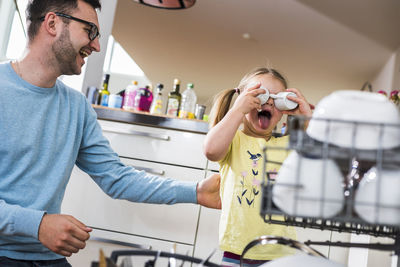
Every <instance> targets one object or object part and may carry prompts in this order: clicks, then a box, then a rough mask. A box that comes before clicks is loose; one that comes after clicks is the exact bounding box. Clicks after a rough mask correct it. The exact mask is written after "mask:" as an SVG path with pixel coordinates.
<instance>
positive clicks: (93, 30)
mask: <svg viewBox="0 0 400 267" xmlns="http://www.w3.org/2000/svg"><path fill="white" fill-rule="evenodd" d="M54 14H56V15H57V16H59V17H64V18H67V19H72V20H75V21H78V22H81V23H84V24H86V25H88V26H89V27H90V29H89V32H88V35H89V39H90V41H93V40H94V39H96V37H98V36H99V38H100V33H99V28H97V26H96V24H94V23H92V22H89V21H86V20H83V19H78V18H76V17H73V16H70V15H67V14H64V13H60V12H54ZM40 20H44V17H41V18H40Z"/></svg>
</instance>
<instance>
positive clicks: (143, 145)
mask: <svg viewBox="0 0 400 267" xmlns="http://www.w3.org/2000/svg"><path fill="white" fill-rule="evenodd" d="M99 123H100V125H101V127H102V128H103V133H104V136H105V137H106V138H107V139H108V140H109V141H110V144H111V147H112V148H113V149H114V150H115V152H117V153H118V154H119V155H120V156H123V157H128V158H134V159H146V160H151V161H156V162H165V163H171V164H178V165H182V166H190V167H195V168H202V169H205V168H206V164H207V159H206V157H205V156H204V154H203V151H202V145H203V140H204V137H205V136H204V135H203V134H195V133H187V132H181V131H174V130H166V129H160V128H154V127H146V126H140V125H132V124H127V123H118V122H110V121H103V120H99Z"/></svg>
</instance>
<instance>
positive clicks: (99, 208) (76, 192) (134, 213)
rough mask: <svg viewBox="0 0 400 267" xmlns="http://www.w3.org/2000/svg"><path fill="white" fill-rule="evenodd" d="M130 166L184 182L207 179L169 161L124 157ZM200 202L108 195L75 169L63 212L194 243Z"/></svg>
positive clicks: (131, 231)
mask: <svg viewBox="0 0 400 267" xmlns="http://www.w3.org/2000/svg"><path fill="white" fill-rule="evenodd" d="M122 160H123V162H124V163H126V164H127V165H133V166H136V167H138V168H140V167H143V168H148V169H152V170H160V171H162V172H163V173H164V174H163V175H162V176H165V177H173V178H175V179H179V180H183V181H196V180H200V179H203V178H204V171H202V170H196V169H191V168H184V167H176V166H171V165H166V164H158V163H151V162H146V161H137V160H129V159H122ZM199 208H200V207H199V205H195V204H175V205H158V204H143V203H132V202H129V201H126V200H115V199H112V198H110V197H108V196H107V195H106V194H105V193H104V192H103V191H101V189H100V188H99V187H98V186H97V185H96V184H95V183H94V182H93V181H92V180H91V178H90V177H89V176H88V175H87V174H85V173H83V172H82V171H81V170H79V169H78V168H77V167H75V168H74V170H73V174H72V176H71V180H70V182H69V184H68V186H67V190H66V194H65V199H64V201H63V205H62V212H63V213H66V214H71V215H73V216H75V217H76V218H78V219H79V220H81V221H82V222H84V223H85V224H86V225H89V226H92V227H97V228H105V229H110V230H115V231H120V232H125V233H129V234H134V235H138V236H146V237H152V238H158V239H160V240H167V241H172V242H180V243H183V244H187V245H193V244H194V239H195V232H196V227H197V219H198V212H199Z"/></svg>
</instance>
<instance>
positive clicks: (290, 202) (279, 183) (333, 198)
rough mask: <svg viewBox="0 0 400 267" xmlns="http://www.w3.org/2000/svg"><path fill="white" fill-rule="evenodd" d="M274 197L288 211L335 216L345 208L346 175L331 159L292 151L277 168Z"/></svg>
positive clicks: (324, 216) (303, 214)
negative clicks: (307, 155)
mask: <svg viewBox="0 0 400 267" xmlns="http://www.w3.org/2000/svg"><path fill="white" fill-rule="evenodd" d="M272 199H273V202H274V203H275V205H276V206H278V207H279V208H280V209H281V210H282V211H284V212H285V213H287V214H289V215H299V216H311V217H323V218H328V217H332V216H334V215H336V214H337V213H339V212H340V211H341V210H342V208H343V204H344V195H343V175H342V173H341V171H340V169H339V167H338V166H337V165H336V163H335V162H334V161H333V160H331V159H312V158H306V157H304V156H301V155H299V154H298V153H297V152H295V151H293V152H291V153H290V154H289V156H288V157H287V158H286V160H285V161H284V162H283V164H282V166H281V168H280V170H279V172H278V175H277V177H276V183H275V185H274V187H273V190H272Z"/></svg>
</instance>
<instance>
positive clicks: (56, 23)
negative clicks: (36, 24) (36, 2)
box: [43, 12, 62, 37]
mask: <svg viewBox="0 0 400 267" xmlns="http://www.w3.org/2000/svg"><path fill="white" fill-rule="evenodd" d="M61 23H62V21H61V19H60V18H59V17H58V16H57V15H56V14H55V13H54V12H49V13H47V14H46V16H45V17H44V21H43V24H44V25H43V26H44V28H45V29H46V31H47V33H48V34H50V35H52V36H53V37H55V36H56V35H57V28H58V27H60V26H61Z"/></svg>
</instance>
